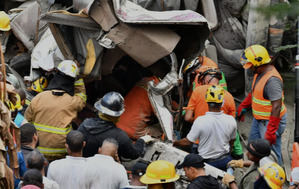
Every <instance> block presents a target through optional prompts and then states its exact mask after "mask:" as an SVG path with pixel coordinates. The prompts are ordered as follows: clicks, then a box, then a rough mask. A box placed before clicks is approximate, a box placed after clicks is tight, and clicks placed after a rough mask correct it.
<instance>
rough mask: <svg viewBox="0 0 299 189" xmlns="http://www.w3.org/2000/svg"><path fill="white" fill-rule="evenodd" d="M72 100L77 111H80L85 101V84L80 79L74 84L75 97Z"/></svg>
mask: <svg viewBox="0 0 299 189" xmlns="http://www.w3.org/2000/svg"><path fill="white" fill-rule="evenodd" d="M73 98H74V100H73V104H74V106H76V109H77V111H81V110H82V109H83V108H84V106H85V104H86V100H87V96H86V90H85V84H84V81H83V79H82V78H80V79H78V80H77V81H76V82H75V95H74V97H73Z"/></svg>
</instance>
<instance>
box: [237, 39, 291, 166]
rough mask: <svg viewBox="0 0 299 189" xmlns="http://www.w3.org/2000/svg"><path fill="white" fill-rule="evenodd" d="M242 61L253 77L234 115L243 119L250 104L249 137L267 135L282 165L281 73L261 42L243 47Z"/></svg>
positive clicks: (265, 136) (284, 124) (282, 96)
mask: <svg viewBox="0 0 299 189" xmlns="http://www.w3.org/2000/svg"><path fill="white" fill-rule="evenodd" d="M241 62H242V64H243V67H244V68H245V69H249V68H250V69H251V70H252V71H253V72H254V79H253V82H252V87H251V92H250V93H249V94H248V95H247V97H246V98H245V99H244V100H243V102H242V103H241V104H240V105H239V107H238V110H237V118H238V119H239V120H241V121H242V120H244V112H246V110H248V109H249V108H252V114H253V117H254V118H253V121H252V125H251V131H250V134H249V141H251V140H254V139H257V138H265V139H267V140H268V141H269V142H270V144H271V145H272V149H273V151H274V152H275V154H276V155H277V157H278V163H279V164H280V165H282V155H281V135H282V133H283V132H284V130H285V128H286V118H287V114H286V112H287V109H286V106H285V104H284V102H283V100H284V95H283V81H282V77H281V76H280V74H279V73H278V71H277V70H276V69H275V67H274V66H273V65H272V61H271V58H270V56H269V54H268V51H267V50H266V49H265V48H264V47H263V46H261V45H252V46H250V47H248V48H247V49H245V51H244V53H243V55H242V57H241Z"/></svg>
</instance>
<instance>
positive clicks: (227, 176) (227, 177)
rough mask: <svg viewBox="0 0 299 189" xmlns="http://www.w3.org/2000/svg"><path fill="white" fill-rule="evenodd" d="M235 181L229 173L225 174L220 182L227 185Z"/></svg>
mask: <svg viewBox="0 0 299 189" xmlns="http://www.w3.org/2000/svg"><path fill="white" fill-rule="evenodd" d="M232 182H235V177H234V176H233V175H230V174H225V175H224V176H223V179H222V183H223V184H225V185H226V186H227V187H229V184H230V183H232Z"/></svg>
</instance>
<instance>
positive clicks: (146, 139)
mask: <svg viewBox="0 0 299 189" xmlns="http://www.w3.org/2000/svg"><path fill="white" fill-rule="evenodd" d="M140 139H142V140H143V141H144V142H145V143H146V144H148V143H150V142H153V141H154V138H153V137H151V136H150V135H144V136H142V137H140Z"/></svg>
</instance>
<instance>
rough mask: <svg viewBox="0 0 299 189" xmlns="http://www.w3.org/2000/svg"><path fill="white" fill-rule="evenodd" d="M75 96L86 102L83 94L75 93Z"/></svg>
mask: <svg viewBox="0 0 299 189" xmlns="http://www.w3.org/2000/svg"><path fill="white" fill-rule="evenodd" d="M75 95H76V96H79V97H80V98H81V99H82V100H83V101H84V102H86V100H87V96H86V94H85V93H76V94H75Z"/></svg>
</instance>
